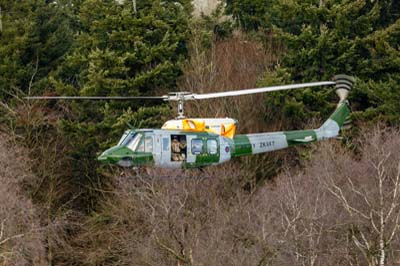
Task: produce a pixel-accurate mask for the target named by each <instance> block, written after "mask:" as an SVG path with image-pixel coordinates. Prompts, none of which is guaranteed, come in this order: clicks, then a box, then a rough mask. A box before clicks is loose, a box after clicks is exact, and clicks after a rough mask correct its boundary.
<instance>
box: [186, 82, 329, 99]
mask: <svg viewBox="0 0 400 266" xmlns="http://www.w3.org/2000/svg"><path fill="white" fill-rule="evenodd" d="M334 84H336V83H335V82H334V81H320V82H310V83H302V84H292V85H281V86H272V87H264V88H257V89H247V90H237V91H224V92H215V93H204V94H190V95H186V96H185V100H202V99H212V98H219V97H229V96H239V95H247V94H255V93H262V92H271V91H281V90H291V89H299V88H308V87H316V86H328V85H334Z"/></svg>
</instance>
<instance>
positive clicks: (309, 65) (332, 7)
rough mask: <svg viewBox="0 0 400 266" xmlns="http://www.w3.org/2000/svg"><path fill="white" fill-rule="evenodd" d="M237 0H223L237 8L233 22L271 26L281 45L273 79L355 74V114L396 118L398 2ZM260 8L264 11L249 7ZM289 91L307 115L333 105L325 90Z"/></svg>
mask: <svg viewBox="0 0 400 266" xmlns="http://www.w3.org/2000/svg"><path fill="white" fill-rule="evenodd" d="M243 3H244V2H241V1H237V2H235V1H227V5H228V7H229V8H228V9H227V11H228V12H230V13H231V14H233V15H234V16H235V10H236V11H237V12H239V13H238V14H239V15H238V16H235V17H237V20H238V21H242V20H245V21H246V20H249V19H247V17H248V16H249V17H251V20H253V21H257V23H254V25H257V27H255V26H253V27H252V29H257V28H260V27H261V29H263V30H271V29H273V30H274V31H275V32H276V33H278V35H279V36H280V38H281V39H282V40H283V43H284V44H285V45H286V48H287V51H286V54H285V55H284V56H283V62H282V64H281V69H280V70H279V76H280V77H283V79H282V78H281V79H279V81H284V82H306V81H316V80H329V79H331V78H332V76H334V75H335V74H340V73H346V74H349V75H353V76H356V77H357V78H358V81H357V85H356V86H357V87H356V89H355V91H354V92H353V93H352V94H351V96H350V100H351V101H352V103H353V107H354V110H357V111H362V113H358V115H357V117H358V118H360V119H363V120H371V119H372V120H376V119H379V120H381V119H384V120H386V121H390V122H395V123H398V122H399V117H400V113H399V110H400V102H399V101H396V99H398V97H399V92H398V88H396V87H397V84H398V83H397V82H398V80H399V79H400V71H399V69H400V51H399V47H398V41H399V39H400V4H399V3H398V1H390V0H386V1H366V0H364V1H338V0H321V1H300V0H290V1H285V2H283V3H282V2H279V3H278V2H277V3H275V4H273V5H271V4H270V3H269V2H268V1H260V2H257V1H255V2H253V5H256V6H257V8H255V9H251V10H247V9H246V8H236V9H233V7H239V6H240V5H241V4H243ZM245 6H246V7H247V8H250V7H251V5H247V4H245ZM263 8H264V10H265V11H266V13H267V14H259V13H257V12H254V10H259V9H263ZM266 17H268V18H269V20H267V19H266ZM266 21H269V22H271V24H269V23H266ZM245 29H247V30H249V29H248V28H246V27H245ZM276 81H278V80H276V79H275V80H272V83H276ZM267 84H269V83H267ZM285 94H286V93H285ZM281 95H282V94H281ZM286 95H287V94H286ZM289 95H292V96H293V97H294V98H296V99H297V100H298V101H299V103H298V104H299V105H303V106H299V110H300V109H305V110H307V111H308V114H309V115H308V117H311V115H315V113H314V112H312V111H314V110H320V111H321V112H322V115H323V116H324V115H327V113H329V112H330V111H331V110H332V107H333V106H332V107H330V106H328V105H326V104H325V103H326V102H328V100H330V97H331V96H329V98H327V97H328V95H331V94H329V93H328V90H327V89H314V90H313V91H312V92H311V91H307V90H306V91H298V92H290V93H289ZM289 102H290V100H289ZM317 107H318V108H317ZM280 111H282V110H280ZM291 117H292V116H291Z"/></svg>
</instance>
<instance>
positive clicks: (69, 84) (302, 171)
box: [0, 0, 400, 265]
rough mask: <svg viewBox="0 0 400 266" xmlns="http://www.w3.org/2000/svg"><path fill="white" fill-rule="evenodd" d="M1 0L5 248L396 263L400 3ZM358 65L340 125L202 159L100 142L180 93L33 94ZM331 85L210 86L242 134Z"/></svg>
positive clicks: (133, 261) (86, 254)
mask: <svg viewBox="0 0 400 266" xmlns="http://www.w3.org/2000/svg"><path fill="white" fill-rule="evenodd" d="M193 12H194V10H193V5H192V3H191V2H190V1H189V0H181V1H158V0H156V1H148V0H142V1H114V0H106V1H99V0H85V1H84V0H55V1H45V0H27V1H6V0H0V132H1V133H0V134H1V138H0V179H1V183H2V185H1V188H0V190H1V193H0V263H2V264H3V265H395V264H396V263H399V260H400V254H399V248H400V238H399V235H398V230H399V228H400V205H399V204H400V199H399V189H400V181H399V179H400V166H399V161H400V157H399V152H398V151H399V150H400V132H399V129H398V126H399V121H400V92H399V82H400V70H399V69H400V49H399V43H400V42H399V40H400V3H399V2H398V1H395V0H392V1H390V0H376V1H372V0H357V1H344V0H318V1H315V0H309V1H300V0H288V1H269V0H268V1H261V0H244V1H238V0H225V1H223V2H222V3H221V5H219V6H218V7H217V8H216V9H215V11H214V12H213V13H212V14H209V15H204V14H202V15H199V16H193V15H192V14H193ZM339 73H346V74H349V75H352V76H354V77H356V79H357V84H356V86H355V88H354V90H353V91H352V92H351V94H350V97H349V100H350V102H351V106H352V111H353V112H352V115H351V116H352V124H353V127H352V128H351V129H348V130H345V131H343V133H342V134H343V139H342V140H341V141H340V140H333V141H329V142H327V143H324V144H315V145H313V146H310V147H303V148H291V149H288V150H284V151H280V152H274V153H269V154H265V155H256V156H252V157H247V158H242V159H238V160H234V161H232V162H230V163H228V164H225V165H223V166H218V167H210V168H207V169H205V170H204V171H202V172H200V171H196V170H194V171H193V170H192V171H186V172H174V171H162V170H159V169H148V170H147V171H134V170H132V171H123V170H121V169H120V168H117V167H111V166H104V165H100V164H99V163H98V162H97V161H96V160H95V158H96V157H97V155H98V153H99V152H100V151H102V150H104V149H106V148H108V147H110V146H112V145H113V144H115V142H116V140H118V139H119V137H120V135H121V134H122V132H123V131H124V130H125V129H126V127H127V125H132V126H135V127H150V128H151V127H160V126H161V124H162V123H163V122H164V121H166V120H167V119H169V118H171V117H173V115H174V111H173V110H174V108H171V107H170V106H169V105H166V104H162V105H158V104H155V103H142V102H129V103H121V102H95V103H93V102H27V101H26V100H24V99H23V97H24V96H28V95H84V96H90V95H104V96H107V95H108V96H115V95H121V96H128V95H129V96H134V95H162V94H165V93H167V92H169V91H191V92H195V93H196V92H197V93H201V92H211V91H224V90H234V89H244V88H253V87H257V86H267V85H276V84H286V83H295V82H309V81H318V80H330V79H331V77H332V76H333V75H335V74H339ZM336 103H337V99H336V96H335V95H334V93H333V92H332V89H329V88H324V89H321V88H318V89H305V90H297V91H290V92H283V93H282V92H276V93H271V94H268V95H265V96H264V97H255V96H254V97H253V96H248V97H239V98H237V99H224V100H210V101H209V102H207V103H198V104H196V103H194V104H191V105H190V106H188V110H187V111H188V115H189V116H207V117H219V116H230V117H234V118H237V119H238V120H239V129H238V130H239V132H240V133H244V132H246V133H249V132H262V131H274V130H290V129H302V128H305V127H315V126H318V125H319V124H320V122H321V121H323V120H324V119H325V118H326V117H327V116H328V115H329V114H330V113H331V112H332V111H333V110H334V108H335V105H336Z"/></svg>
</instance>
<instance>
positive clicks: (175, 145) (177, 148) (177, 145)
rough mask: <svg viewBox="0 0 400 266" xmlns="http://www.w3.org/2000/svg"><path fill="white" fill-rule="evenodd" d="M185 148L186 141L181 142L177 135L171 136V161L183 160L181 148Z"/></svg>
mask: <svg viewBox="0 0 400 266" xmlns="http://www.w3.org/2000/svg"><path fill="white" fill-rule="evenodd" d="M185 148H186V143H181V142H180V141H179V140H178V136H173V137H172V142H171V149H172V155H171V157H172V160H173V161H183V160H185V156H184V154H182V151H183V149H185Z"/></svg>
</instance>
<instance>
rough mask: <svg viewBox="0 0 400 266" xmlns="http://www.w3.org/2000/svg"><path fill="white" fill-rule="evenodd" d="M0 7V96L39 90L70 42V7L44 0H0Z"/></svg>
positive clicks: (47, 84)
mask: <svg viewBox="0 0 400 266" xmlns="http://www.w3.org/2000/svg"><path fill="white" fill-rule="evenodd" d="M0 7H1V13H2V18H1V19H2V29H1V31H0V36H1V38H0V99H2V98H5V97H6V95H9V94H10V93H11V94H14V93H15V90H21V91H23V92H24V93H26V94H28V93H32V94H34V93H38V92H41V91H43V90H44V89H45V88H46V87H47V86H49V82H48V75H49V73H50V72H51V71H53V70H55V69H56V68H57V67H58V64H59V63H60V62H61V61H62V59H63V56H64V55H65V53H66V52H67V51H68V50H69V48H70V46H71V44H72V30H71V28H70V17H69V13H68V12H69V11H70V10H69V9H68V7H67V6H64V5H63V4H62V3H58V2H55V1H53V2H51V3H48V1H44V0H43V1H22V2H20V1H3V0H2V1H0ZM7 98H9V97H7Z"/></svg>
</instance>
